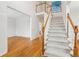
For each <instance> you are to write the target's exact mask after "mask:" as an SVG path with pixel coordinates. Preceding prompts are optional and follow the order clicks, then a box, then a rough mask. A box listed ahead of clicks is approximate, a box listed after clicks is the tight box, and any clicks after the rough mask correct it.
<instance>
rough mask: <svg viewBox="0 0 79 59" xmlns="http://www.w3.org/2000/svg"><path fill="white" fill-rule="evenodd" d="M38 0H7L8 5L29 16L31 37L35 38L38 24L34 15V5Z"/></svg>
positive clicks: (37, 32)
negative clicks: (18, 0) (13, 0)
mask: <svg viewBox="0 0 79 59" xmlns="http://www.w3.org/2000/svg"><path fill="white" fill-rule="evenodd" d="M37 3H38V2H33V1H21V2H8V5H9V6H11V7H13V8H15V9H17V10H20V11H22V12H23V13H25V14H28V15H29V16H30V17H31V18H30V21H31V22H30V29H31V30H30V32H29V33H31V38H35V37H36V36H38V34H39V24H38V19H37V17H36V15H35V13H36V12H35V9H36V7H35V5H36V4H37Z"/></svg>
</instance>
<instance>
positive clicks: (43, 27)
mask: <svg viewBox="0 0 79 59" xmlns="http://www.w3.org/2000/svg"><path fill="white" fill-rule="evenodd" d="M50 14H51V9H50V10H49V14H48V16H47V18H46V22H45V25H44V26H43V29H44V31H45V28H46V25H47V22H48V19H49V16H50Z"/></svg>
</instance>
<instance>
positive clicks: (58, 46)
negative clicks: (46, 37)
mask: <svg viewBox="0 0 79 59" xmlns="http://www.w3.org/2000/svg"><path fill="white" fill-rule="evenodd" d="M53 42H54V41H53ZM53 42H49V41H48V43H47V45H46V47H47V46H50V47H57V48H62V49H69V48H68V45H67V42H64V43H62V44H63V45H62V44H57V43H53Z"/></svg>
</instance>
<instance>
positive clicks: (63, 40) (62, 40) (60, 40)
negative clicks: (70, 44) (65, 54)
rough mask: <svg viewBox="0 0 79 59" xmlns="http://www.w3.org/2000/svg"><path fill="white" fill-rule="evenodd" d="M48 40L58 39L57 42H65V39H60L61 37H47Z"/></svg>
mask: <svg viewBox="0 0 79 59" xmlns="http://www.w3.org/2000/svg"><path fill="white" fill-rule="evenodd" d="M48 40H49V41H58V42H67V40H66V39H62V38H58V39H57V38H48Z"/></svg>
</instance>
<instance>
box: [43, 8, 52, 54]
mask: <svg viewBox="0 0 79 59" xmlns="http://www.w3.org/2000/svg"><path fill="white" fill-rule="evenodd" d="M50 13H51V9H50V11H49V14H48V16H47V18H46V22H45V25H43V26H42V35H43V37H42V55H44V51H45V50H44V32H45V27H46V25H47V22H48V19H49V16H50Z"/></svg>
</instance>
